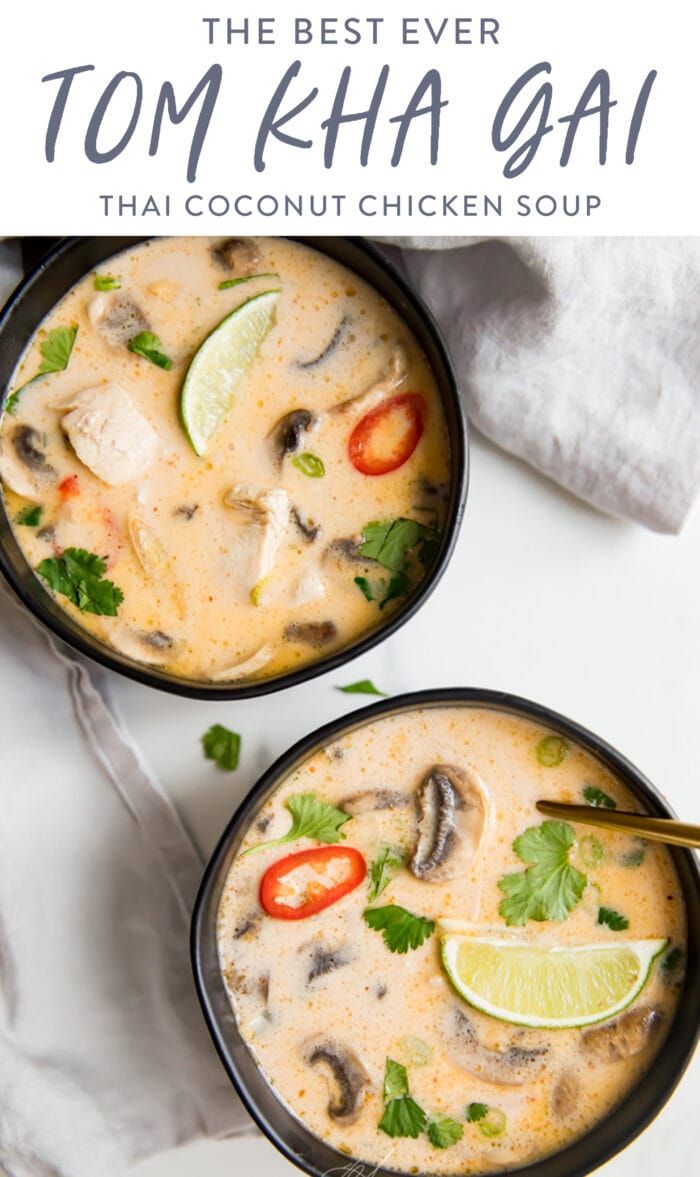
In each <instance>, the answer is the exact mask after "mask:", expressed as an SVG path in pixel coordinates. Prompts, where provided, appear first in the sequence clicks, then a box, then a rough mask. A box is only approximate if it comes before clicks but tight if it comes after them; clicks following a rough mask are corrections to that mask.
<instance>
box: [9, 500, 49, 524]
mask: <svg viewBox="0 0 700 1177" xmlns="http://www.w3.org/2000/svg"><path fill="white" fill-rule="evenodd" d="M43 513H44V508H43V507H42V506H41V504H40V503H33V504H32V505H31V506H29V507H23V508H22V510H21V511H19V512H18V513H17V514H16V515H15V523H19V524H20V525H21V526H22V527H38V526H39V524H40V523H41V516H42V515H43Z"/></svg>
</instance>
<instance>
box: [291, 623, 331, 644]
mask: <svg viewBox="0 0 700 1177" xmlns="http://www.w3.org/2000/svg"><path fill="white" fill-rule="evenodd" d="M284 636H285V638H286V639H287V641H290V642H301V643H302V644H303V645H305V646H311V647H312V648H313V649H314V650H320V649H321V647H322V646H327V645H329V644H330V642H333V641H335V639H336V638H337V636H338V627H337V625H336V624H335V622H334V621H292V622H290V623H289V625H288V626H287V627H286V629H285V631H284Z"/></svg>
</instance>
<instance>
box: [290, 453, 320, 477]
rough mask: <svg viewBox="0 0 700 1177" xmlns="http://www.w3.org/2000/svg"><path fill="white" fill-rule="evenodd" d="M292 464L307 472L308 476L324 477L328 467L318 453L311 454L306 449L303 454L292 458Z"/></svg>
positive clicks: (303, 472)
mask: <svg viewBox="0 0 700 1177" xmlns="http://www.w3.org/2000/svg"><path fill="white" fill-rule="evenodd" d="M292 466H296V468H297V470H300V471H301V473H302V474H306V476H307V478H323V475H324V474H325V473H326V467H325V466H324V465H323V462H322V461H321V459H320V458H319V457H318V456H317V455H316V454H311V453H309V452H308V451H306V452H305V453H303V454H297V456H296V458H292Z"/></svg>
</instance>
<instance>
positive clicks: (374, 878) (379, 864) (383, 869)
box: [367, 846, 403, 903]
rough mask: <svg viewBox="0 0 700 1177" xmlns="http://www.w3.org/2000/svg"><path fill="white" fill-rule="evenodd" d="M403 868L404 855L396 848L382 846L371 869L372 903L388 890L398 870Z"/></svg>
mask: <svg viewBox="0 0 700 1177" xmlns="http://www.w3.org/2000/svg"><path fill="white" fill-rule="evenodd" d="M402 866H403V855H402V854H401V852H400V851H399V850H397V849H396V847H395V846H382V847H381V849H380V851H379V853H378V854H377V857H376V858H375V859H374V861H373V862H372V865H371V866H370V868H369V894H368V896H367V898H368V899H369V901H370V903H374V901H375V899H378V898H379V896H380V895H381V893H382V891H384V890H386V888H387V887H388V886H389V883H390V882H391V880H392V879H393V877H394V875H395V874H396V872H397V870H400V869H401V867H402Z"/></svg>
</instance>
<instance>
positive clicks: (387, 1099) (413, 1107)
mask: <svg viewBox="0 0 700 1177" xmlns="http://www.w3.org/2000/svg"><path fill="white" fill-rule="evenodd" d="M384 1103H385V1105H386V1106H385V1108H384V1115H383V1116H382V1118H381V1120H380V1121H379V1128H380V1130H381V1131H382V1132H386V1134H387V1136H410V1137H412V1139H413V1140H416V1139H417V1138H418V1137H419V1136H420V1134H421V1132H423V1131H424V1129H425V1126H426V1124H427V1122H428V1117H427V1116H426V1114H425V1112H424V1111H423V1109H422V1107H420V1105H419V1104H417V1103H416V1101H415V1099H412V1098H411V1095H410V1094H409V1089H408V1073H407V1071H406V1068H405V1067H403V1066H402V1065H401V1063H397V1062H396V1061H395V1060H394V1059H392V1058H388V1059H387V1060H386V1064H385V1067H384Z"/></svg>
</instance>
